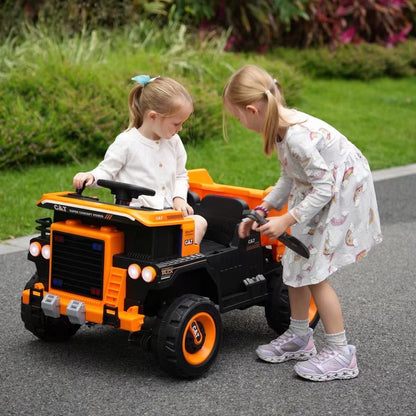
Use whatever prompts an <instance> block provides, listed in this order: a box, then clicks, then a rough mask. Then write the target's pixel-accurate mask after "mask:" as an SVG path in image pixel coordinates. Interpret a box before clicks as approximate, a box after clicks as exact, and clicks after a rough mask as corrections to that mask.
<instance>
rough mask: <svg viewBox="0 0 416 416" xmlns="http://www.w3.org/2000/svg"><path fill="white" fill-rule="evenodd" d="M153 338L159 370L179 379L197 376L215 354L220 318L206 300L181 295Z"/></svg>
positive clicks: (214, 307)
mask: <svg viewBox="0 0 416 416" xmlns="http://www.w3.org/2000/svg"><path fill="white" fill-rule="evenodd" d="M191 329H193V331H191ZM155 335H156V336H157V338H156V339H155V345H156V351H155V352H156V355H157V358H158V360H159V364H160V366H161V368H162V369H163V370H165V371H167V372H168V373H170V374H172V375H174V376H176V377H181V378H194V377H199V376H201V375H202V374H204V373H205V372H206V371H207V370H208V369H209V367H210V366H211V365H212V363H213V362H214V360H215V358H216V356H217V354H218V351H219V348H220V345H221V341H222V322H221V315H220V312H219V311H218V308H217V307H216V306H215V304H214V303H213V302H212V301H211V300H210V299H208V298H205V297H202V296H198V295H193V294H187V295H183V296H181V297H179V298H177V299H176V300H175V301H173V303H172V304H171V305H170V306H169V307H168V309H167V310H166V312H165V314H164V316H163V318H162V319H161V321H160V325H158V330H157V334H155Z"/></svg>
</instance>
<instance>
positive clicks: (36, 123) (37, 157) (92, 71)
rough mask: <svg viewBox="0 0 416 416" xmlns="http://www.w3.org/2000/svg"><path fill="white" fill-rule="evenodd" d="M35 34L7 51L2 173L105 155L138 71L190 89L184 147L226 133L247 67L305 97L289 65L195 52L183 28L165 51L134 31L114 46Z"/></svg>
mask: <svg viewBox="0 0 416 416" xmlns="http://www.w3.org/2000/svg"><path fill="white" fill-rule="evenodd" d="M126 33H127V35H126ZM31 35H32V36H30V40H28V41H27V44H24V43H23V44H19V45H18V46H16V45H14V46H13V47H10V48H9V49H8V50H7V51H6V55H7V56H8V59H9V64H8V65H9V67H7V65H6V64H5V63H4V62H3V65H1V64H0V76H2V78H3V80H2V94H1V96H0V169H6V168H11V167H18V168H23V167H25V166H28V165H31V164H38V163H49V162H53V163H65V162H68V161H79V160H82V159H84V158H86V157H90V156H98V157H102V156H103V154H104V152H105V150H106V149H107V147H108V145H109V144H110V143H111V142H112V141H113V140H114V138H115V136H116V135H117V134H118V133H119V132H121V131H122V130H124V129H125V128H126V127H127V125H128V107H127V97H128V93H129V91H130V89H131V88H132V86H133V82H132V81H130V79H131V77H132V76H134V75H137V74H140V73H145V74H150V75H164V76H170V77H172V78H175V79H177V80H178V81H179V82H182V83H183V84H184V85H185V86H186V87H187V88H188V89H189V90H190V92H191V94H192V96H193V98H194V100H195V113H194V115H193V116H192V119H191V120H190V121H188V122H187V123H186V124H185V129H184V131H183V132H182V134H181V136H182V138H183V140H184V142H189V141H194V142H195V141H198V140H203V139H204V138H206V137H210V138H220V137H221V136H222V105H221V93H222V88H223V86H224V84H225V82H226V81H227V79H228V78H229V76H230V75H231V73H232V72H233V71H234V70H235V69H237V68H239V67H240V66H242V65H244V64H246V63H248V62H253V63H257V64H259V65H261V66H264V67H265V68H266V69H269V70H270V71H271V72H273V74H274V75H275V76H278V77H280V78H281V80H282V82H283V85H285V86H286V90H287V94H288V97H289V102H290V101H291V102H292V103H293V102H294V101H295V100H296V99H297V98H298V96H299V93H300V88H301V77H300V75H299V74H298V72H297V71H296V70H294V69H293V68H291V67H289V66H288V65H286V64H285V63H284V62H282V61H280V60H277V59H273V60H271V59H266V57H264V56H259V57H257V56H249V55H234V54H227V53H224V52H222V51H221V50H218V49H215V48H214V47H213V46H212V45H211V46H210V47H206V45H205V46H203V45H202V46H201V45H199V46H198V47H197V46H196V45H194V46H195V48H191V47H190V45H189V42H188V41H186V40H184V38H183V36H184V35H183V29H182V28H180V27H179V28H173V31H172V33H170V36H172V40H171V42H172V45H171V46H170V47H162V46H160V51H155V50H156V49H157V48H155V47H154V48H150V50H146V48H144V46H143V41H142V39H134V38H132V37H131V34H128V31H127V32H123V33H122V34H119V35H118V36H119V38H113V39H111V43H110V44H109V43H108V41H109V39H108V38H106V37H104V36H103V38H102V39H100V36H99V35H97V33H95V32H94V33H92V34H89V35H88V34H84V35H83V36H82V37H81V38H75V39H74V38H64V39H61V38H50V37H48V36H45V34H44V33H39V32H38V31H36V30H32V31H31ZM114 36H116V34H114ZM126 36H127V37H126ZM165 36H167V34H165ZM181 37H182V38H181ZM28 39H29V37H28ZM181 39H182V40H181ZM3 49H4V45H3Z"/></svg>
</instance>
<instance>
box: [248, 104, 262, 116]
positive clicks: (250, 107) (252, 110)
mask: <svg viewBox="0 0 416 416" xmlns="http://www.w3.org/2000/svg"><path fill="white" fill-rule="evenodd" d="M246 110H247V111H249V112H250V113H251V114H257V113H258V112H259V110H258V109H257V107H256V106H255V105H252V104H249V105H246Z"/></svg>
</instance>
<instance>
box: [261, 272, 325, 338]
mask: <svg viewBox="0 0 416 416" xmlns="http://www.w3.org/2000/svg"><path fill="white" fill-rule="evenodd" d="M267 279H268V286H269V296H268V299H267V301H266V305H265V308H264V309H265V315H266V320H267V324H268V325H269V327H270V328H272V329H273V330H274V331H276V333H277V335H280V334H282V333H283V332H285V331H286V329H288V328H289V324H290V303H289V293H288V288H287V286H286V285H285V284H284V283H283V280H282V273H281V271H276V272H273V273H272V274H270V275H268V276H267ZM318 322H319V314H318V309H317V308H316V305H315V301H314V300H313V298H311V303H310V305H309V326H310V327H311V328H315V326H316V325H317V324H318Z"/></svg>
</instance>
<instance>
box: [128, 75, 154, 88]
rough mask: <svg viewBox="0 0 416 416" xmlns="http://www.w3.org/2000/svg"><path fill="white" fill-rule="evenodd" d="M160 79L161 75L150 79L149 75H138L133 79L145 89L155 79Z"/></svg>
mask: <svg viewBox="0 0 416 416" xmlns="http://www.w3.org/2000/svg"><path fill="white" fill-rule="evenodd" d="M159 77H160V75H158V76H157V77H154V78H150V77H149V75H136V76H135V77H133V78H132V81H136V82H137V83H138V84H141V85H143V87H145V86H146V85H147V84H149V83H150V82H153V81H154V80H155V79H157V78H159Z"/></svg>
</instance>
